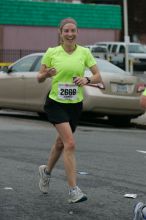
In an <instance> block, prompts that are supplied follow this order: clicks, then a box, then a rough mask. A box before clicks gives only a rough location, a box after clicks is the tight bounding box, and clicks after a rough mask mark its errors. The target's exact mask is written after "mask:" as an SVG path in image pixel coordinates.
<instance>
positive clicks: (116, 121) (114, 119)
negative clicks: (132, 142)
mask: <svg viewBox="0 0 146 220" xmlns="http://www.w3.org/2000/svg"><path fill="white" fill-rule="evenodd" d="M108 119H109V122H110V123H111V124H113V125H117V126H128V125H130V121H131V117H130V116H125V115H121V116H119V115H118V116H117V115H110V116H108Z"/></svg>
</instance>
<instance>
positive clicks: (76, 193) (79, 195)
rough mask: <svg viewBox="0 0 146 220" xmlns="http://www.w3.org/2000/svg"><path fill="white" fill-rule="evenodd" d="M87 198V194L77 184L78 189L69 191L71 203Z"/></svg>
mask: <svg viewBox="0 0 146 220" xmlns="http://www.w3.org/2000/svg"><path fill="white" fill-rule="evenodd" d="M86 200H87V195H86V194H84V193H83V192H82V191H81V189H80V188H79V187H78V186H76V189H74V190H72V191H70V192H69V200H68V202H69V203H77V202H83V201H86Z"/></svg>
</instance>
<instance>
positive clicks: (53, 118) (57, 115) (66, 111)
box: [44, 97, 82, 132]
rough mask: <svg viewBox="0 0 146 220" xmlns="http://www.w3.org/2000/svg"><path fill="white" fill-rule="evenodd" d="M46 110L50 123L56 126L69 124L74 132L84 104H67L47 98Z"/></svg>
mask: <svg viewBox="0 0 146 220" xmlns="http://www.w3.org/2000/svg"><path fill="white" fill-rule="evenodd" d="M44 110H45V112H46V114H47V117H48V121H49V122H51V123H52V124H54V125H55V124H60V123H63V122H69V124H70V126H71V129H72V131H73V132H74V131H75V129H76V126H77V124H78V121H79V118H80V115H81V112H82V102H78V103H71V104H70V103H67V104H66V103H60V102H56V101H54V100H53V99H50V98H49V97H47V99H46V102H45V105H44Z"/></svg>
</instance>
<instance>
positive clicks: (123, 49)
mask: <svg viewBox="0 0 146 220" xmlns="http://www.w3.org/2000/svg"><path fill="white" fill-rule="evenodd" d="M119 53H125V47H124V46H123V45H121V46H120V49H119Z"/></svg>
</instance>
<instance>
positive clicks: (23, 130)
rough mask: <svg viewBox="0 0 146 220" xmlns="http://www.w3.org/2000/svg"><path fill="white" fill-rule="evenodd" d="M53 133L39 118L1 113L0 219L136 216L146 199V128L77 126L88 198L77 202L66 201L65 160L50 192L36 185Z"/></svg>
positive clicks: (81, 180)
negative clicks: (40, 189)
mask: <svg viewBox="0 0 146 220" xmlns="http://www.w3.org/2000/svg"><path fill="white" fill-rule="evenodd" d="M55 137H56V132H55V130H54V128H53V127H52V126H50V124H48V122H46V121H41V120H38V118H37V117H31V116H30V117H23V116H21V115H20V116H19V117H16V116H11V117H10V116H8V115H3V114H1V115H0V167H1V171H0V220H62V219H63V220H70V219H71V220H90V219H91V220H132V217H133V207H134V205H135V204H136V203H137V202H138V201H143V202H146V175H145V173H146V172H145V167H146V157H145V153H146V144H145V137H146V130H143V129H138V128H134V127H129V128H125V129H124V128H113V127H109V126H108V127H106V125H104V126H98V127H89V126H79V127H78V129H77V132H76V133H75V138H76V142H77V149H76V151H77V153H76V156H77V164H78V166H77V167H78V170H77V176H78V185H79V186H80V187H81V188H82V189H83V190H84V191H85V192H86V193H87V194H88V200H87V201H86V202H84V203H80V204H74V205H69V204H68V203H67V198H68V187H67V183H66V176H65V173H64V167H63V160H62V158H61V159H60V161H59V162H58V164H57V166H56V168H55V169H54V172H53V174H52V180H51V184H50V192H49V194H48V195H42V194H41V193H40V191H39V188H38V180H39V178H38V166H39V165H41V164H45V163H46V161H47V157H48V152H49V150H50V146H51V145H52V144H53V141H54V138H55ZM80 172H86V173H87V175H83V174H80ZM126 193H130V194H133V193H134V194H137V197H136V198H135V199H134V198H125V197H124V195H125V194H126Z"/></svg>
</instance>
